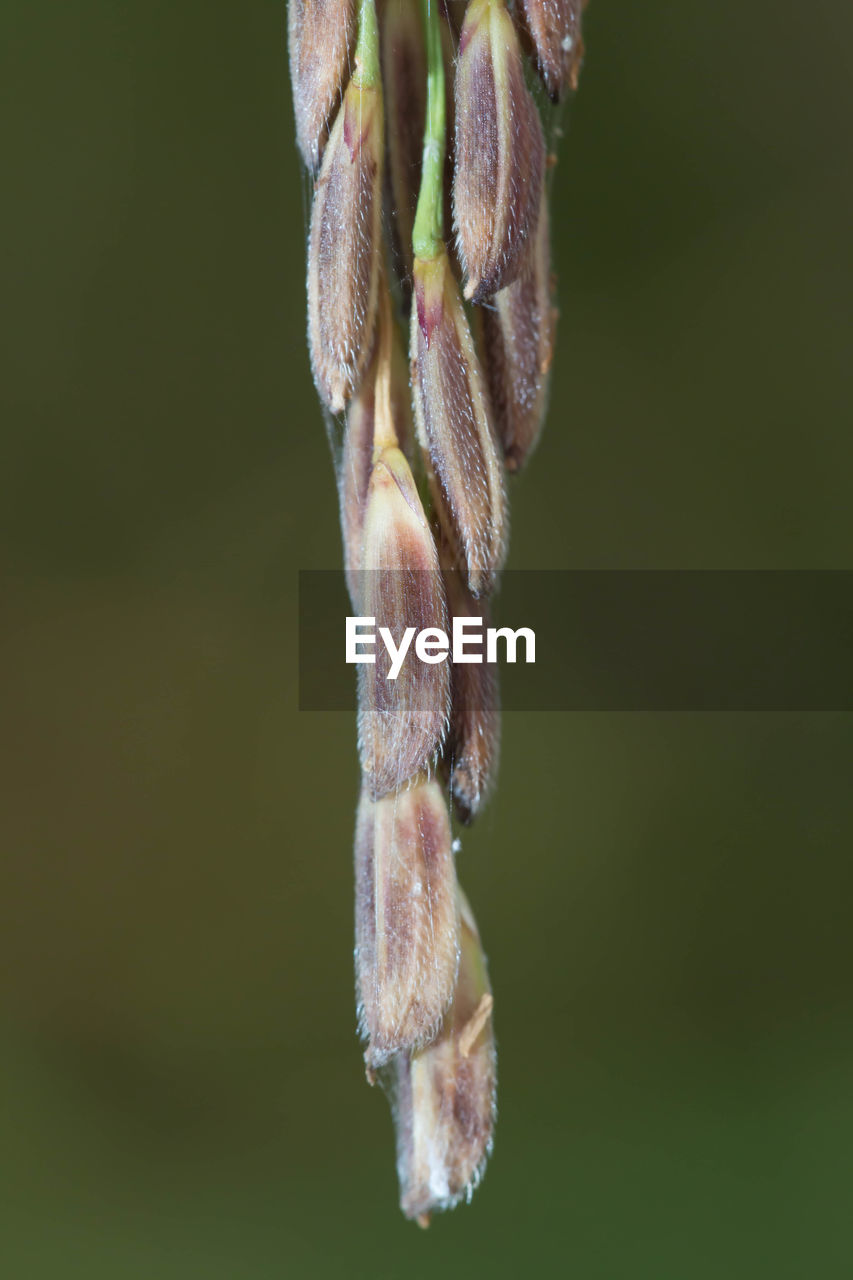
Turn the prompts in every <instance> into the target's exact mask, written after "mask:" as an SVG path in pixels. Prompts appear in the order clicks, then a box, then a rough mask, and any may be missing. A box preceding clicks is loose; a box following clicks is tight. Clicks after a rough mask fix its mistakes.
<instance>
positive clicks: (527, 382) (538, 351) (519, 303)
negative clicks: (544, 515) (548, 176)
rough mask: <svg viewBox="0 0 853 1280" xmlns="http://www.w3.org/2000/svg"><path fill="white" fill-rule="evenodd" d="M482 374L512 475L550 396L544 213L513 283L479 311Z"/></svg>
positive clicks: (552, 323)
mask: <svg viewBox="0 0 853 1280" xmlns="http://www.w3.org/2000/svg"><path fill="white" fill-rule="evenodd" d="M478 318H479V324H480V336H481V339H482V341H481V344H480V350H481V352H482V356H483V372H484V373H485V375H486V382H487V384H488V388H489V398H490V400H491V404H492V409H493V411H494V417H495V425H496V427H497V430H498V435H499V436H500V438H501V441H502V443H503V447H504V456H505V461H506V465H507V468H508V470H510V471H518V470H519V469H520V468H521V467H522V466H523V465H524V463H525V461H526V460H527V458H528V456H529V455H530V453H531V452H532V450H533V448H534V446H535V445H536V442H537V440H538V439H539V432H540V431H541V429H542V422H543V419H544V417H545V405H546V401H547V397H548V373H549V371H550V368H551V358H552V355H553V350H554V330H555V328H556V320H557V312H556V310H555V309H554V307H552V305H551V255H550V245H549V236H548V213H547V208H546V202H545V200H544V196H543V200H542V212H541V214H540V216H539V225H538V227H537V229H536V239H535V241H534V245H533V251H532V253H531V254H530V256H529V257H528V259H527V262H526V264H525V267H524V270H523V271H522V273H521V275H520V276H519V278H518V280H516V281H515V282H514V284H511V285H508V286H507V288H506V289H501V290H500V292H499V293H496V294H495V296H494V298H493V299H492V301H491V305H490V306H489V307H483V308H482V309H481V310H480V311H479V312H478Z"/></svg>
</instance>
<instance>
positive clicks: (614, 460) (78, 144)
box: [0, 0, 853, 1280]
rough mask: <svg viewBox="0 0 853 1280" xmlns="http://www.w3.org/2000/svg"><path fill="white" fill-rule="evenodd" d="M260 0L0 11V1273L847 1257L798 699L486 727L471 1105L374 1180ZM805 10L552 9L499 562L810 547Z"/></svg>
mask: <svg viewBox="0 0 853 1280" xmlns="http://www.w3.org/2000/svg"><path fill="white" fill-rule="evenodd" d="M284 20H285V19H284V4H283V0H276V2H273V0H245V2H244V3H241V4H239V5H238V4H234V3H225V2H224V0H205V2H204V3H201V0H180V2H179V3H174V0H173V2H171V3H166V2H165V0H147V2H146V3H141V0H135V2H134V0H77V2H76V3H74V4H60V3H47V4H34V3H32V0H27V2H26V3H25V2H24V0H4V3H3V6H2V14H0V24H2V35H0V84H2V86H3V90H2V96H3V103H4V106H3V111H2V113H0V131H2V144H1V145H0V153H2V156H3V198H2V201H0V244H2V249H0V297H2V321H0V324H2V342H0V401H2V419H3V421H2V430H0V450H2V466H0V477H2V479H0V484H2V503H0V524H2V550H1V551H0V555H1V556H2V569H3V578H4V586H3V604H2V610H3V621H2V651H1V652H0V681H2V756H3V758H2V762H0V789H2V797H0V921H2V929H0V999H2V1012H1V1013H0V1186H2V1193H1V1194H0V1241H2V1244H0V1254H2V1257H3V1259H4V1262H3V1270H4V1274H7V1275H9V1276H14V1277H16V1278H17V1277H21V1278H22V1280H29V1278H30V1277H32V1278H33V1280H36V1278H37V1280H41V1278H42V1277H45V1278H47V1280H52V1278H53V1277H59V1276H71V1275H85V1276H87V1277H101V1276H104V1277H109V1278H110V1280H119V1278H120V1280H135V1278H136V1277H139V1280H150V1277H151V1276H154V1275H156V1276H158V1277H160V1278H161V1280H173V1278H174V1280H192V1278H194V1277H199V1278H201V1277H204V1280H215V1278H217V1277H228V1278H229V1280H230V1278H232V1277H236V1276H241V1277H242V1276H247V1277H248V1276H251V1277H256V1278H258V1280H263V1278H265V1277H279V1276H282V1275H287V1276H295V1277H303V1276H304V1277H318V1280H319V1278H321V1277H327V1276H328V1277H342V1278H347V1280H349V1278H350V1277H371V1278H382V1280H385V1278H386V1277H388V1278H391V1277H393V1278H394V1280H396V1278H397V1277H401V1276H406V1277H408V1278H409V1280H416V1278H417V1277H421V1276H423V1277H427V1276H429V1277H434V1276H436V1275H441V1276H443V1277H448V1278H449V1277H457V1276H458V1277H462V1276H466V1277H467V1276H471V1275H480V1274H489V1275H492V1276H495V1277H503V1276H506V1277H516V1276H518V1275H536V1276H540V1275H541V1276H552V1275H554V1276H556V1275H563V1274H569V1275H574V1276H579V1277H584V1280H592V1278H593V1277H607V1278H608V1280H610V1278H611V1277H614V1276H630V1277H632V1278H633V1280H637V1278H639V1277H645V1276H648V1277H650V1278H653V1280H670V1278H671V1280H685V1277H688V1278H689V1280H704V1278H705V1277H708V1278H709V1280H710V1278H713V1280H717V1278H718V1277H720V1276H727V1277H751V1278H753V1277H756V1276H767V1277H774V1278H778V1277H788V1276H791V1277H795V1276H796V1277H800V1276H806V1275H808V1276H812V1275H815V1276H820V1277H821V1280H829V1278H830V1277H834V1276H848V1275H850V1273H851V1268H853V1239H851V1231H853V1228H851V1215H850V1204H851V1190H853V1155H851V1153H852V1152H853V1021H851V1015H853V963H851V959H853V958H852V957H851V938H850V915H851V893H853V870H851V858H850V854H851V843H853V841H851V837H853V802H851V785H850V780H851V772H853V733H851V723H850V718H849V717H844V716H840V715H839V716H831V715H823V716H816V715H815V716H805V715H796V716H794V715H784V714H777V715H767V716H709V715H705V716H701V715H686V714H684V715H633V716H630V715H614V714H608V715H603V714H600V715H556V714H552V715H549V714H538V715H533V714H529V715H522V714H514V715H512V716H509V717H508V718H507V722H506V724H505V733H504V749H503V761H502V774H501V780H500V789H499V792H498V794H497V796H496V798H495V801H494V803H493V804H492V806H491V808H490V809H489V811H488V812H487V814H486V815H485V816H484V818H483V819H482V821H481V823H480V824H479V825H478V826H477V827H476V828H475V829H474V830H472V831H471V833H470V834H468V835H466V837H465V840H464V848H463V851H462V854H461V855H460V872H461V876H462V878H463V881H464V883H465V884H466V887H467V889H468V892H469V895H470V896H471V898H472V900H473V902H474V904H475V907H476V911H477V914H478V917H479V921H480V926H481V930H482V933H483V937H484V940H485V944H486V947H487V949H488V952H489V956H490V962H491V971H492V978H493V982H494V987H495V993H496V1000H497V1005H496V1025H497V1030H498V1035H499V1043H500V1072H501V1075H500V1104H501V1115H500V1123H499V1128H498V1133H497V1144H496V1149H495V1154H494V1157H493V1161H492V1164H491V1167H490V1169H489V1171H488V1174H487V1176H486V1180H485V1182H484V1185H483V1187H482V1188H481V1190H480V1191H479V1192H478V1194H477V1196H476V1197H475V1200H474V1203H473V1204H472V1206H471V1207H470V1208H468V1209H460V1210H458V1211H457V1212H456V1213H455V1214H453V1215H450V1216H448V1217H446V1218H444V1219H442V1220H439V1221H437V1222H436V1223H435V1224H434V1226H433V1227H432V1229H431V1230H430V1231H429V1232H428V1233H426V1234H422V1233H420V1232H419V1231H418V1230H417V1228H415V1227H412V1226H410V1225H408V1224H407V1223H405V1222H404V1221H403V1220H402V1218H400V1216H399V1215H398V1211H397V1207H396V1195H397V1192H396V1179H395V1171H394V1162H393V1146H392V1132H391V1125H390V1119H389V1116H388V1113H387V1108H386V1105H385V1101H384V1099H383V1098H382V1097H381V1096H380V1095H379V1093H378V1092H377V1091H371V1090H369V1089H368V1088H367V1087H366V1085H365V1083H364V1080H363V1076H362V1071H361V1064H360V1053H359V1047H358V1044H357V1041H356V1037H355V1021H354V1010H353V980H352V959H351V946H352V940H351V931H352V918H351V916H352V909H351V883H350V878H351V869H350V856H351V855H350V841H351V825H352V818H353V809H354V804H355V799H356V789H357V764H356V756H355V748H354V729H353V725H352V722H351V718H350V717H349V716H346V715H333V714H328V715H321V714H315V715H310V714H299V712H298V711H297V673H296V663H297V651H296V634H297V632H296V588H297V576H296V575H297V570H298V569H300V568H325V567H334V566H335V565H336V564H337V563H338V557H339V544H338V532H337V513H336V500H335V494H334V486H333V481H332V474H331V468H330V460H329V453H328V447H327V443H326V439H325V434H324V429H323V424H322V421H321V418H320V415H319V412H318V410H317V407H316V402H315V397H314V392H313V388H312V385H311V380H310V375H309V370H308V361H307V356H306V352H305V344H304V328H305V325H304V302H303V272H304V261H303V259H304V188H303V184H302V180H301V178H300V173H299V168H298V164H297V157H296V152H295V148H294V146H293V142H292V131H291V108H290V96H289V93H290V91H289V83H288V76H287V67H286V60H285V51H284V39H283V29H284ZM851 42H853V12H851V9H850V7H849V6H847V5H843V4H839V3H838V0H812V3H811V4H810V5H808V6H803V5H802V4H799V3H797V4H795V3H793V0H780V2H779V3H776V4H770V3H761V2H760V0H747V2H746V3H744V0H739V2H737V3H736V2H735V0H717V2H716V3H714V4H700V3H698V2H696V0H692V2H689V0H669V2H662V3H657V4H638V3H636V0H592V4H591V5H590V8H589V11H588V17H587V45H588V58H587V64H586V67H585V70H584V73H583V77H582V84H581V93H580V94H579V96H578V98H577V100H576V103H575V104H574V105H573V106H572V108H571V110H570V112H569V113H568V116H567V119H566V121H565V124H566V126H567V132H566V137H565V138H564V140H563V144H562V147H561V151H560V163H559V167H558V170H557V174H556V178H555V187H554V205H553V210H554V212H553V224H554V233H555V256H556V261H557V267H558V270H559V301H560V307H561V313H562V314H561V322H560V332H559V347H558V355H557V359H556V362H555V373H554V384H553V398H552V406H551V413H550V420H549V423H548V427H547V431H546V434H545V436H544V438H543V441H542V444H541V447H540V449H539V451H538V454H537V455H536V457H535V459H534V460H533V463H532V465H531V466H530V468H529V471H528V472H527V473H525V475H524V476H523V477H521V478H520V479H519V480H518V481H517V482H515V483H514V484H513V493H512V499H513V545H512V553H511V565H512V567H514V568H525V567H528V568H530V567H536V568H544V567H547V568H561V567H597V568H598V567H619V568H626V567H628V568H630V567H639V568H642V567H669V568H678V567H698V568H708V567H714V568H755V567H765V568H774V567H792V568H809V567H820V568H831V567H850V565H851V549H852V548H853V513H851V504H850V485H851V468H853V443H851V432H850V392H851V386H850V367H851V362H850V349H851V336H853V335H851V309H850V299H851V284H853V280H852V279H851V275H853V273H851V238H850V227H851V214H853V207H852V206H853V200H852V199H851V195H853V188H852V186H851V169H850V120H851V115H850V108H851V92H850V72H849V49H850V47H851Z"/></svg>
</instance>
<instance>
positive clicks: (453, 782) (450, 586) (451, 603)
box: [442, 569, 501, 825]
mask: <svg viewBox="0 0 853 1280" xmlns="http://www.w3.org/2000/svg"><path fill="white" fill-rule="evenodd" d="M444 581H445V588H446V591H447V604H448V611H449V613H450V616H451V619H452V618H481V619H482V622H483V628H484V630H485V628H486V627H489V626H491V617H490V613H489V607H488V605H487V603H486V601H485V600H475V599H474V597H473V596H472V595H471V593H470V591H469V590H468V587H467V585H466V583H465V580H464V577H463V576H462V574H460V573H459V572H458V570H455V569H446V570H445V572H444ZM500 739H501V717H500V695H499V691H498V677H497V670H496V668H495V667H494V666H493V665H492V664H491V663H487V662H454V663H453V665H452V667H451V673H450V732H449V733H448V735H447V742H446V743H445V746H444V753H443V757H442V760H443V768H444V772H445V775H446V776H447V778H448V782H449V785H450V793H451V795H452V797H453V802H454V806H455V810H456V814H457V816H458V817H459V818H460V820H461V821H462V822H464V823H465V824H466V825H467V824H468V823H470V822H473V821H474V819H475V818H476V816H477V814H478V813H479V812H480V810H481V809H482V807H483V805H484V804H485V802H486V800H487V798H488V795H489V792H490V791H491V788H492V785H493V784H494V780H495V775H496V774H497V768H498V756H499V754H500Z"/></svg>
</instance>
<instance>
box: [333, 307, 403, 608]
mask: <svg viewBox="0 0 853 1280" xmlns="http://www.w3.org/2000/svg"><path fill="white" fill-rule="evenodd" d="M413 442H414V427H413V425H412V401H411V396H410V394H409V372H408V368H407V365H406V358H405V356H404V354H403V349H402V346H401V344H400V342H399V340H398V334H397V330H396V327H395V325H394V322H393V320H392V318H391V299H390V296H389V294H388V289H387V286H386V285H385V283H384V282H383V283H382V284H381V285H380V300H379V320H378V323H377V335H376V341H375V346H374V351H373V355H372V357H371V359H370V364H369V365H368V367H367V370H366V371H365V374H364V377H363V378H362V381H361V385H360V386H359V388H358V391H357V392H356V393H355V395H354V396H353V398H352V400H351V401H350V403H349V405H348V406H347V416H346V424H345V427H344V438H343V449H342V450H341V458H340V462H339V465H338V498H339V501H340V516H341V535H342V539H343V548H344V573H345V575H346V580H347V587H348V588H349V594H350V600H351V601H352V605H353V609H354V610H355V612H356V613H359V614H360V613H362V608H361V604H360V603H359V600H358V593H359V591H360V590H361V568H362V559H363V555H364V515H365V510H366V507H367V492H368V488H369V485H370V475H371V472H372V470H373V463H374V460H375V458H376V457H378V455H379V453H381V451H382V449H383V447H385V446H386V445H399V447H400V448H401V449H402V451H403V453H404V454H405V456H406V459H407V461H409V462H410V461H411V457H412V447H413Z"/></svg>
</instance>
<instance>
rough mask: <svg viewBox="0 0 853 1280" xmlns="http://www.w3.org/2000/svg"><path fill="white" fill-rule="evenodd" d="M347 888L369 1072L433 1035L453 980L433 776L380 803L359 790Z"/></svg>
mask: <svg viewBox="0 0 853 1280" xmlns="http://www.w3.org/2000/svg"><path fill="white" fill-rule="evenodd" d="M355 895H356V908H355V940H356V945H355V962H356V983H357V987H358V1000H359V1026H360V1030H361V1033H362V1035H363V1036H365V1037H366V1038H367V1040H368V1046H367V1050H366V1052H365V1061H366V1062H367V1065H368V1068H369V1069H370V1070H374V1069H375V1068H377V1067H380V1066H382V1064H383V1063H385V1062H387V1061H388V1059H389V1058H391V1057H392V1056H393V1055H394V1054H396V1053H400V1052H402V1051H403V1050H408V1049H412V1048H415V1047H420V1046H421V1045H424V1044H427V1043H428V1042H429V1041H430V1040H431V1039H433V1037H434V1036H435V1035H436V1033H437V1031H438V1029H439V1026H440V1025H441V1020H442V1017H443V1015H444V1013H445V1010H446V1009H447V1007H448V1005H449V1004H450V1001H451V999H452V997H453V991H454V987H455V985H456V974H457V969H458V964H459V922H458V908H457V901H456V871H455V868H454V863H453V851H452V847H451V834H450V819H449V816H448V813H447V805H446V804H445V802H444V797H443V796H442V793H441V787H440V786H439V784H438V783H437V782H435V781H427V780H426V779H425V778H424V777H420V778H416V779H414V780H413V782H412V783H411V785H410V786H409V787H408V788H403V789H401V790H400V791H398V792H396V793H395V794H393V795H389V796H385V797H383V798H382V799H381V800H373V799H372V798H371V797H370V795H369V793H368V792H367V790H363V791H362V795H361V800H360V802H359V808H358V817H357V819H356V834H355Z"/></svg>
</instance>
